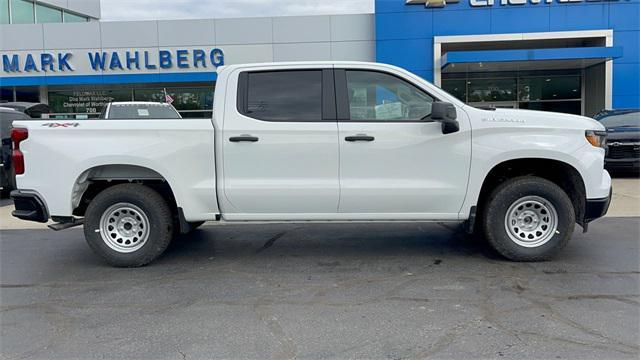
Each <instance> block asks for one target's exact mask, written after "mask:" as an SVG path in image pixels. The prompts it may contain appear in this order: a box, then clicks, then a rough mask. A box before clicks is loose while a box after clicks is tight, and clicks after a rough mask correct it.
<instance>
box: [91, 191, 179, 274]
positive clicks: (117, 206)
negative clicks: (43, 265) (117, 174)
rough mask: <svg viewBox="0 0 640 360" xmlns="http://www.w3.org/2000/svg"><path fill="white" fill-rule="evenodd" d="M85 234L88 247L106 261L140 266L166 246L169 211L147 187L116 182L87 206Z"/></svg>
mask: <svg viewBox="0 0 640 360" xmlns="http://www.w3.org/2000/svg"><path fill="white" fill-rule="evenodd" d="M84 234H85V238H86V240H87V242H88V243H89V246H90V247H91V249H92V250H93V251H94V252H95V253H97V254H98V255H100V256H101V257H102V258H104V259H105V260H106V261H107V262H108V263H109V264H111V265H113V266H117V267H138V266H143V265H146V264H148V263H150V262H151V261H153V260H154V259H156V258H157V257H158V256H160V255H161V254H162V253H163V252H164V251H165V249H166V248H167V246H168V245H169V242H170V241H171V238H172V234H173V232H172V217H171V210H170V209H169V206H168V205H167V202H166V201H165V200H164V199H163V198H162V196H161V195H160V194H159V193H158V192H156V191H155V190H153V189H151V188H149V187H147V186H144V185H139V184H121V185H115V186H112V187H110V188H108V189H106V190H104V191H102V192H101V193H99V194H98V195H97V196H96V197H95V198H94V199H93V200H92V201H91V203H90V204H89V206H88V207H87V211H86V212H85V218H84Z"/></svg>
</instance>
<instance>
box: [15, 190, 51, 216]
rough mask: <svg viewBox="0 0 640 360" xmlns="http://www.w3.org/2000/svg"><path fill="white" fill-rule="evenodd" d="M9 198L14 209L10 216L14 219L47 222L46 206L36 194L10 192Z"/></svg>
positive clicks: (47, 212) (17, 191)
mask: <svg viewBox="0 0 640 360" xmlns="http://www.w3.org/2000/svg"><path fill="white" fill-rule="evenodd" d="M11 198H12V199H13V202H14V204H15V207H16V209H15V210H14V211H12V212H11V215H13V216H14V217H17V218H18V219H22V220H27V221H36V222H41V223H46V222H47V221H49V211H48V209H47V206H46V205H45V203H44V201H43V200H42V199H41V198H40V196H39V195H38V194H35V193H31V192H25V191H21V190H14V191H12V192H11Z"/></svg>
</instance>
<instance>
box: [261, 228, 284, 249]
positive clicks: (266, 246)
mask: <svg viewBox="0 0 640 360" xmlns="http://www.w3.org/2000/svg"><path fill="white" fill-rule="evenodd" d="M286 233H287V232H286V231H283V232H280V233H277V234H276V235H274V236H273V237H271V239H269V240H267V242H266V243H264V245H262V247H261V248H260V249H258V250H257V251H256V254H257V253H260V252H262V251H265V250H267V249H268V248H270V247H272V246H273V244H274V243H275V242H276V240H278V239H280V238H281V237H283V236H284V234H286Z"/></svg>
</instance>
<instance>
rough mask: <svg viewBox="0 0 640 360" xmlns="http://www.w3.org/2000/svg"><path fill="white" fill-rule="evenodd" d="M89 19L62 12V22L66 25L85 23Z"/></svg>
mask: <svg viewBox="0 0 640 360" xmlns="http://www.w3.org/2000/svg"><path fill="white" fill-rule="evenodd" d="M87 21H89V18H88V17H86V16H80V15H76V14H73V13H70V12H68V11H65V12H64V22H66V23H76V22H87Z"/></svg>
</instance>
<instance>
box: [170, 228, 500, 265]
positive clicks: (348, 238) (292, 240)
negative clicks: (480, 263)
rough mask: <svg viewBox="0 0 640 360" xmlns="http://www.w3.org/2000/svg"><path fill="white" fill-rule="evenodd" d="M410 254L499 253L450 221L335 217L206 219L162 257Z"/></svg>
mask: <svg viewBox="0 0 640 360" xmlns="http://www.w3.org/2000/svg"><path fill="white" fill-rule="evenodd" d="M414 256H420V257H426V258H430V257H432V258H434V259H435V258H442V257H452V256H453V257H480V258H487V259H491V260H498V259H501V258H500V256H499V255H498V254H497V253H496V252H495V251H493V250H492V249H491V248H490V247H489V246H488V245H487V244H486V243H485V241H484V240H483V239H479V238H475V237H473V236H471V235H468V234H466V233H465V232H464V231H463V229H462V228H461V227H459V226H457V225H453V224H443V223H375V224H365V223H355V224H353V223H352V224H343V223H337V224H261V225H247V224H237V225H235V224H234V225H226V224H225V225H211V226H206V225H205V226H203V227H202V228H200V229H197V230H195V231H193V232H192V233H191V234H187V235H181V236H179V237H178V238H176V239H175V240H174V241H173V242H172V244H171V246H170V247H169V249H168V250H167V252H166V253H165V254H164V255H163V257H162V259H160V261H162V262H171V263H172V262H176V261H178V262H179V261H183V260H185V259H190V261H198V259H207V260H209V259H210V258H212V257H213V258H214V259H230V258H233V259H241V258H247V259H249V258H255V257H259V258H263V259H264V258H272V259H279V261H280V260H281V261H286V260H285V259H286V258H288V257H291V258H307V259H309V260H310V261H312V259H314V258H327V257H328V258H338V259H344V260H346V259H349V258H352V259H354V260H357V259H363V258H368V259H379V260H382V259H384V258H386V257H414ZM434 261H435V260H434Z"/></svg>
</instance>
